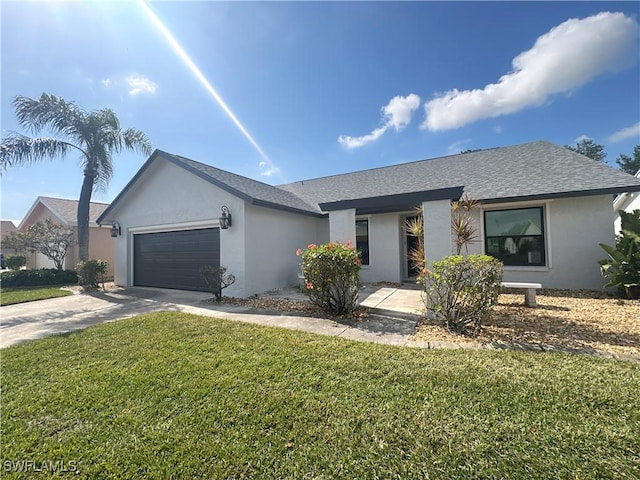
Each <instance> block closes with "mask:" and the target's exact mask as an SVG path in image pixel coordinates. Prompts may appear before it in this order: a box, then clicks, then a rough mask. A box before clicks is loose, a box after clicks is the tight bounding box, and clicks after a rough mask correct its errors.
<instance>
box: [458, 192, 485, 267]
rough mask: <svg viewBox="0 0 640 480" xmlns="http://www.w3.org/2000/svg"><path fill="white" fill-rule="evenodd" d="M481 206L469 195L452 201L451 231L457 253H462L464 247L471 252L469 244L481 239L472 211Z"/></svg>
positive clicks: (467, 251)
mask: <svg viewBox="0 0 640 480" xmlns="http://www.w3.org/2000/svg"><path fill="white" fill-rule="evenodd" d="M479 206H480V202H478V201H477V200H474V199H473V198H471V197H469V196H467V195H464V196H463V197H462V198H461V199H460V200H458V201H456V202H452V203H451V232H452V234H453V239H454V242H455V244H456V255H460V252H461V251H462V247H464V248H465V251H466V253H469V245H471V244H472V243H475V242H477V241H478V240H479V236H478V228H477V227H476V225H475V222H474V220H473V213H472V212H473V210H474V209H476V208H478V207H479Z"/></svg>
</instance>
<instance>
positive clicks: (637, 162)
mask: <svg viewBox="0 0 640 480" xmlns="http://www.w3.org/2000/svg"><path fill="white" fill-rule="evenodd" d="M616 163H617V164H618V167H620V170H622V171H623V172H627V173H629V174H631V175H635V174H636V172H637V171H638V170H640V145H636V146H635V147H633V157H630V156H629V155H625V154H624V153H621V154H620V156H618V158H617V159H616Z"/></svg>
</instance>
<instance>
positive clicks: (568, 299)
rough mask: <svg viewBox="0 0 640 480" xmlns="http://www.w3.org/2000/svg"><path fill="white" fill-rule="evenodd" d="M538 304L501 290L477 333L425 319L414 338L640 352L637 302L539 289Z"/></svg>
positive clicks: (637, 353)
mask: <svg viewBox="0 0 640 480" xmlns="http://www.w3.org/2000/svg"><path fill="white" fill-rule="evenodd" d="M537 300H538V307H537V308H528V307H525V306H524V303H523V294H522V293H518V294H516V293H503V294H501V295H500V297H499V298H498V305H496V306H495V307H494V310H493V312H492V313H491V316H490V318H489V319H488V321H487V322H485V323H484V324H483V327H482V330H481V331H480V333H479V334H478V335H477V336H475V337H464V336H461V335H457V334H454V333H450V332H448V331H447V330H445V329H444V328H443V327H442V326H441V325H439V324H435V323H434V322H433V321H430V320H428V319H426V318H424V319H423V320H422V321H421V322H419V325H418V328H417V329H416V333H415V335H414V337H413V338H414V339H416V340H423V341H445V342H458V343H464V342H479V343H496V342H498V343H528V344H538V345H547V346H558V347H570V348H578V349H597V350H603V351H607V352H611V353H617V354H627V355H633V356H639V355H640V300H624V299H621V298H614V297H611V296H609V295H606V294H604V293H600V292H594V291H565V290H542V293H539V294H538V296H537Z"/></svg>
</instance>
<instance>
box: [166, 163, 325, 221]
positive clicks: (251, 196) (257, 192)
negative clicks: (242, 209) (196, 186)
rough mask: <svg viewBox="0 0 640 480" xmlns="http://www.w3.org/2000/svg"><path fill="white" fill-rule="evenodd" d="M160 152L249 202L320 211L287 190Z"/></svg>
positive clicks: (305, 210) (315, 212)
mask: <svg viewBox="0 0 640 480" xmlns="http://www.w3.org/2000/svg"><path fill="white" fill-rule="evenodd" d="M160 153H161V155H162V156H163V157H164V158H167V159H169V160H171V159H173V161H174V162H176V163H181V164H182V165H183V166H186V167H187V168H188V170H190V171H192V172H193V173H196V174H197V175H199V176H200V177H202V178H204V179H205V180H208V181H210V182H212V183H214V184H216V185H218V186H219V187H220V188H223V189H224V190H227V191H229V192H230V193H233V194H234V195H237V196H239V197H241V198H244V199H245V200H247V201H249V202H251V203H254V204H257V205H263V206H270V207H276V208H278V207H280V208H284V209H287V210H298V211H302V212H308V213H312V214H320V213H321V211H320V209H319V207H318V206H317V204H316V205H311V204H309V203H307V202H305V201H304V200H303V199H301V198H300V197H298V196H296V195H294V194H293V193H291V192H289V191H287V190H283V189H281V188H278V187H274V186H273V185H268V184H266V183H262V182H259V181H257V180H253V179H251V178H247V177H243V176H242V175H237V174H235V173H231V172H228V171H226V170H221V169H219V168H215V167H212V166H211V165H206V164H204V163H200V162H196V161H195V160H190V159H188V158H185V157H181V156H179V155H172V154H170V153H166V152H160Z"/></svg>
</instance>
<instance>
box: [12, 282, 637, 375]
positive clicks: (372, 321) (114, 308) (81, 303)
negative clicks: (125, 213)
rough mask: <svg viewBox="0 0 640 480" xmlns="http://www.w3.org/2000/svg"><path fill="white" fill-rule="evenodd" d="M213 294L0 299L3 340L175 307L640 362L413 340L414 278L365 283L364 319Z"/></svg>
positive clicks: (294, 324) (298, 326)
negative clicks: (218, 298) (1, 302)
mask: <svg viewBox="0 0 640 480" xmlns="http://www.w3.org/2000/svg"><path fill="white" fill-rule="evenodd" d="M263 296H266V297H273V298H281V299H286V300H297V301H306V296H304V295H303V294H302V293H300V291H299V290H297V289H293V288H292V289H288V290H280V291H277V292H269V293H266V294H263ZM210 299H211V294H209V293H203V292H188V291H183V290H167V289H160V288H142V287H132V288H126V289H124V288H119V289H117V290H115V291H106V292H104V291H99V292H94V293H90V294H76V295H71V296H68V297H61V298H53V299H49V300H40V301H37V302H29V303H22V304H17V305H8V306H4V307H0V348H5V347H8V346H10V345H15V344H18V343H21V342H25V341H28V340H34V339H37V338H43V337H47V336H50V335H59V334H63V333H67V332H71V331H74V330H80V329H83V328H87V327H89V326H91V325H96V324H99V323H105V322H111V321H115V320H119V319H122V318H128V317H133V316H136V315H142V314H145V313H152V312H161V311H174V312H186V313H193V314H197V315H206V316H211V317H216V318H222V319H228V320H236V321H240V322H246V323H253V324H258V325H266V326H271V327H280V328H289V329H293V330H301V331H305V332H310V333H317V334H320V335H331V336H338V337H343V338H349V339H352V340H358V341H363V342H374V343H383V344H388V345H399V346H407V347H415V348H427V349H434V348H464V349H473V350H476V349H490V350H496V349H498V350H524V351H531V352H544V351H552V352H567V353H579V354H584V355H593V356H599V357H604V358H614V359H621V360H631V361H634V362H640V358H639V357H635V356H631V355H623V354H614V353H610V352H606V351H602V350H595V349H591V348H572V347H564V346H557V345H538V344H518V343H517V344H513V343H477V342H468V343H467V342H464V343H455V342H439V341H435V342H426V341H413V340H409V339H410V337H411V335H412V334H413V332H414V331H415V328H416V324H417V322H418V320H419V319H420V318H421V316H422V315H423V311H424V310H423V308H424V307H423V304H422V299H421V292H420V290H419V289H417V288H416V287H415V286H411V285H406V286H405V285H403V286H402V287H391V286H376V285H366V286H364V287H363V288H362V289H361V290H360V296H359V301H360V304H361V305H363V306H366V307H367V308H368V312H369V313H368V315H367V317H366V318H365V319H362V320H359V321H358V322H357V323H355V324H354V325H347V324H345V323H338V322H336V321H334V320H330V319H325V318H316V317H308V316H303V315H301V314H286V313H282V312H275V311H266V310H258V309H254V308H252V307H247V306H234V305H227V304H217V303H211V302H210V301H209V300H210Z"/></svg>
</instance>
